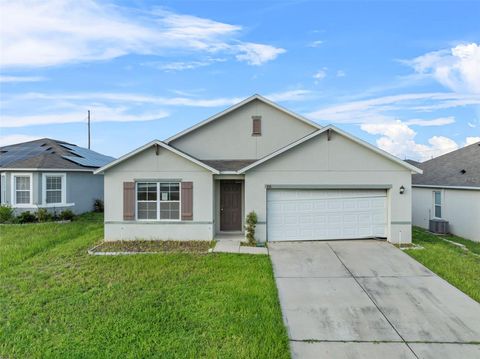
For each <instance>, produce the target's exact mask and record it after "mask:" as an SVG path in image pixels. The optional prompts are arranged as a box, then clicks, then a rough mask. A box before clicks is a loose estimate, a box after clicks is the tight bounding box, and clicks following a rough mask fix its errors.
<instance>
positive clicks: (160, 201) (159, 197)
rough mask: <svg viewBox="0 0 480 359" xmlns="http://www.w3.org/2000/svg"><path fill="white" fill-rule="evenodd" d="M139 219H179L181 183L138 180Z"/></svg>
mask: <svg viewBox="0 0 480 359" xmlns="http://www.w3.org/2000/svg"><path fill="white" fill-rule="evenodd" d="M137 219H140V220H179V219H180V183H178V182H137Z"/></svg>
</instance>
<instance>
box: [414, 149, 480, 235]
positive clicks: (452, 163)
mask: <svg viewBox="0 0 480 359" xmlns="http://www.w3.org/2000/svg"><path fill="white" fill-rule="evenodd" d="M416 167H419V168H421V169H422V170H423V174H415V175H413V178H412V183H413V194H412V196H413V224H414V225H416V226H420V227H423V228H429V222H430V220H431V219H444V220H447V221H448V227H449V231H450V232H451V233H453V234H456V235H458V236H461V237H465V238H468V239H471V240H474V241H478V242H480V142H477V143H474V144H472V145H469V146H465V147H463V148H460V149H458V150H456V151H453V152H450V153H447V154H445V155H442V156H439V157H436V158H433V159H431V160H428V161H425V162H423V163H420V164H418V165H416Z"/></svg>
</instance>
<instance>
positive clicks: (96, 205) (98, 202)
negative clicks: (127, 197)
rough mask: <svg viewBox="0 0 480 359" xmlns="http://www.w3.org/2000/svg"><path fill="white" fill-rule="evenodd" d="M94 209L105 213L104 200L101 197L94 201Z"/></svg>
mask: <svg viewBox="0 0 480 359" xmlns="http://www.w3.org/2000/svg"><path fill="white" fill-rule="evenodd" d="M93 211H94V212H102V213H103V201H102V200H101V199H99V198H97V199H95V201H94V202H93Z"/></svg>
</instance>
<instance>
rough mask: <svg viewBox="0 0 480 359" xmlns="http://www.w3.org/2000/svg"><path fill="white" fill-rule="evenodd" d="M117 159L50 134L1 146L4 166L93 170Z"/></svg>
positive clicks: (0, 152) (0, 151) (0, 154)
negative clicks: (54, 137) (53, 137)
mask: <svg viewBox="0 0 480 359" xmlns="http://www.w3.org/2000/svg"><path fill="white" fill-rule="evenodd" d="M113 160H114V158H113V157H110V156H105V155H102V154H100V153H97V152H95V151H92V150H89V149H87V148H83V147H79V146H76V145H74V144H71V143H67V142H64V141H58V140H53V139H50V138H42V139H39V140H35V141H29V142H23V143H18V144H14V145H10V146H4V147H0V169H1V170H7V169H8V170H10V169H12V170H20V169H29V170H31V169H46V170H53V169H55V170H72V171H82V170H83V171H92V170H94V169H95V168H98V167H101V166H103V165H105V164H107V163H108V162H111V161H113Z"/></svg>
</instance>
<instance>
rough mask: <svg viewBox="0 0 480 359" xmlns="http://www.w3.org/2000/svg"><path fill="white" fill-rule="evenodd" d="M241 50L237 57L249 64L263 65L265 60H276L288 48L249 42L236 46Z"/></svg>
mask: <svg viewBox="0 0 480 359" xmlns="http://www.w3.org/2000/svg"><path fill="white" fill-rule="evenodd" d="M235 49H236V50H237V51H238V52H239V53H238V54H237V55H236V56H235V57H236V58H237V60H239V61H245V62H247V63H248V64H249V65H255V66H258V65H262V64H264V63H265V62H268V61H271V60H275V59H276V58H277V56H278V55H280V54H283V53H284V52H285V51H286V50H285V49H282V48H278V47H273V46H270V45H263V44H254V43H251V42H247V43H244V44H239V45H236V46H235Z"/></svg>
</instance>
